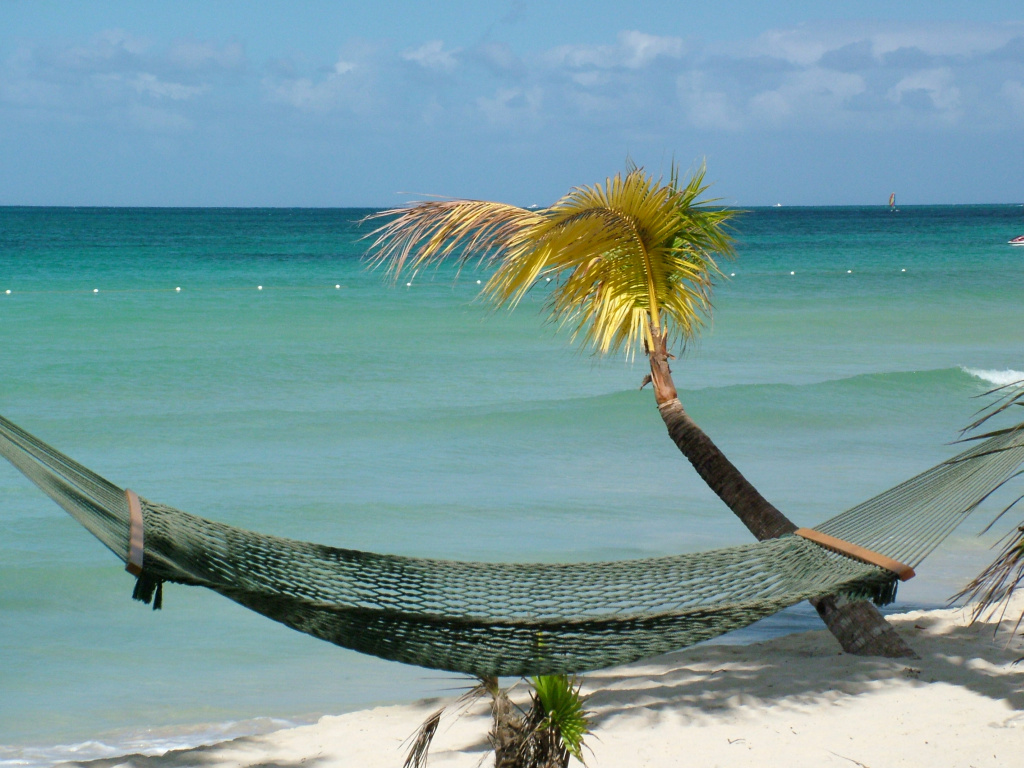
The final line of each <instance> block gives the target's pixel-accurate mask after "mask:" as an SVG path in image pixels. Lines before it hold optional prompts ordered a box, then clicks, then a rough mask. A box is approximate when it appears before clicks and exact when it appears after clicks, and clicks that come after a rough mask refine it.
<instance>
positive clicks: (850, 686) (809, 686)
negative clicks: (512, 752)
mask: <svg viewBox="0 0 1024 768" xmlns="http://www.w3.org/2000/svg"><path fill="white" fill-rule="evenodd" d="M910 617H911V618H909V619H907V620H903V621H901V622H900V626H899V631H900V634H901V635H902V636H903V637H904V639H905V640H906V641H907V642H908V643H909V644H910V645H911V646H912V647H913V648H914V649H915V650H916V651H917V652H918V654H920V657H921V658H919V659H885V658H879V657H864V656H851V655H848V654H844V653H842V652H840V651H839V649H838V647H837V646H836V644H835V642H834V641H833V640H832V638H831V637H830V636H829V635H828V634H827V633H826V632H823V631H818V632H807V633H802V634H799V635H792V636H789V637H784V638H778V639H776V640H771V641H767V642H764V643H758V644H755V645H748V646H733V645H704V646H698V647H695V648H691V649H687V650H684V651H677V652H675V653H670V654H665V655H664V656H660V657H657V658H655V659H651V660H650V661H648V662H639V663H636V664H632V665H629V666H626V667H621V668H617V669H612V670H607V671H601V672H593V673H590V674H588V675H587V676H586V682H587V686H586V688H588V689H589V690H590V691H593V693H592V695H591V696H590V699H589V700H588V706H589V708H590V709H591V710H592V711H593V713H594V716H593V727H594V728H595V729H597V730H599V729H600V727H601V724H602V722H605V721H608V720H610V719H612V718H615V717H617V716H620V715H627V714H629V713H630V712H632V711H635V710H639V709H644V710H647V711H649V712H656V713H657V712H668V711H671V712H673V713H674V714H675V715H676V716H682V717H684V718H687V719H691V720H708V719H712V718H714V717H715V715H716V714H722V713H723V712H724V711H727V710H730V709H736V708H740V707H756V708H767V707H772V706H777V705H782V706H785V705H813V704H815V703H823V702H827V701H831V700H835V699H837V698H840V697H843V696H856V695H857V694H861V693H867V692H869V691H875V690H879V689H884V688H885V687H886V686H890V685H893V684H895V683H896V682H905V681H907V680H910V681H912V683H911V684H912V685H915V686H916V685H922V686H924V685H932V684H937V683H945V684H948V685H953V686H958V687H961V688H966V689H968V690H970V691H973V692H974V693H977V694H980V695H982V696H986V697H989V698H991V699H994V700H1003V701H1006V702H1007V704H1008V705H1009V706H1010V707H1012V708H1013V709H1014V710H1017V711H1020V710H1024V663H1022V664H1014V662H1015V661H1016V660H1017V659H1019V658H1020V657H1021V655H1022V651H1021V649H1020V647H1019V644H1017V645H1011V646H1010V647H1007V643H1006V639H1007V636H1006V635H1005V634H1002V633H1001V635H1000V637H998V638H994V637H993V629H994V625H992V624H987V623H978V624H976V625H974V626H970V627H965V626H950V625H949V624H948V623H947V622H944V621H943V620H941V619H939V618H935V617H932V616H928V615H915V614H910Z"/></svg>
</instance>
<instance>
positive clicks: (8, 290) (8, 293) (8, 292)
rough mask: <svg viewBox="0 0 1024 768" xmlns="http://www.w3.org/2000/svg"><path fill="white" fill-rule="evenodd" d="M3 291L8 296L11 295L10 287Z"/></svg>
mask: <svg viewBox="0 0 1024 768" xmlns="http://www.w3.org/2000/svg"><path fill="white" fill-rule="evenodd" d="M5 293H6V294H7V295H8V296H10V295H11V289H10V288H8V289H7V290H6V291H5Z"/></svg>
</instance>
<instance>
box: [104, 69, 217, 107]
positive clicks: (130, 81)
mask: <svg viewBox="0 0 1024 768" xmlns="http://www.w3.org/2000/svg"><path fill="white" fill-rule="evenodd" d="M105 79H107V80H110V81H113V82H119V83H123V84H124V85H125V86H127V87H128V88H131V89H132V90H134V91H135V92H136V93H140V94H144V95H146V96H154V97H156V98H158V99H160V98H166V99H172V100H174V101H184V100H186V99H191V98H192V97H194V96H199V95H200V94H203V93H206V92H207V91H209V90H210V86H209V85H205V84H204V85H185V84H183V83H174V82H170V81H166V80H161V79H160V78H158V77H157V76H156V75H153V74H151V73H149V72H139V73H138V74H136V75H133V76H131V77H124V76H122V75H107V76H105Z"/></svg>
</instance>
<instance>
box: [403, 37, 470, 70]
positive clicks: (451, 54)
mask: <svg viewBox="0 0 1024 768" xmlns="http://www.w3.org/2000/svg"><path fill="white" fill-rule="evenodd" d="M459 51H460V49H458V48H456V49H454V50H450V51H446V50H445V49H444V42H442V41H441V40H431V41H429V42H426V43H424V44H423V45H421V46H420V47H419V48H414V49H412V50H409V51H405V52H404V53H402V58H403V59H405V60H406V61H411V62H413V63H414V64H419V65H420V66H421V67H423V68H424V69H430V70H433V71H435V72H453V71H454V70H455V67H456V66H458V63H459V62H458V60H457V59H456V58H455V54H457V53H458V52H459Z"/></svg>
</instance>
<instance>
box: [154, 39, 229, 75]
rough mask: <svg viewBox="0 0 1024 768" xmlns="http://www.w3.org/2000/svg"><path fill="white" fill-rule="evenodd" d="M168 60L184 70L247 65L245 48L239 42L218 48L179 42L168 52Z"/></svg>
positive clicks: (184, 41) (209, 45)
mask: <svg viewBox="0 0 1024 768" xmlns="http://www.w3.org/2000/svg"><path fill="white" fill-rule="evenodd" d="M167 59H168V61H169V62H171V64H173V65H174V66H176V67H180V68H182V69H189V70H196V69H205V68H209V67H219V68H222V69H236V68H238V67H241V66H243V65H244V64H245V48H244V46H243V45H242V44H241V43H239V42H232V43H227V44H226V45H223V46H218V45H216V44H214V43H211V42H201V41H198V40H179V41H178V42H176V43H174V44H173V45H172V46H171V48H170V50H169V51H168V52H167Z"/></svg>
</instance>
